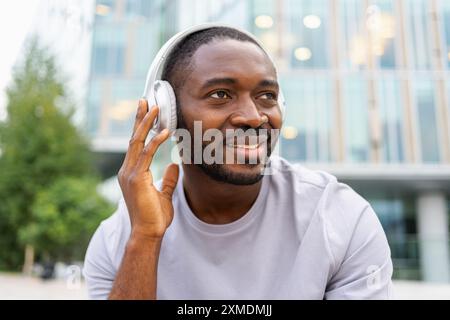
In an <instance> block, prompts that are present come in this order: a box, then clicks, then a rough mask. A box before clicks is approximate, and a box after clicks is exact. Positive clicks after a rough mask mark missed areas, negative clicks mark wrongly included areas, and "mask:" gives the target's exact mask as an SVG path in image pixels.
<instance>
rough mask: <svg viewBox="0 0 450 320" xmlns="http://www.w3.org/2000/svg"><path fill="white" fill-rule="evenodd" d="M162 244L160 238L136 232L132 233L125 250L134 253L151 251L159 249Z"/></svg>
mask: <svg viewBox="0 0 450 320" xmlns="http://www.w3.org/2000/svg"><path fill="white" fill-rule="evenodd" d="M161 242H162V236H152V235H148V234H143V233H140V232H138V231H134V230H133V231H132V232H131V235H130V238H129V240H128V242H127V250H131V251H133V252H136V251H142V250H144V251H148V250H150V251H153V250H154V249H159V248H160V246H161Z"/></svg>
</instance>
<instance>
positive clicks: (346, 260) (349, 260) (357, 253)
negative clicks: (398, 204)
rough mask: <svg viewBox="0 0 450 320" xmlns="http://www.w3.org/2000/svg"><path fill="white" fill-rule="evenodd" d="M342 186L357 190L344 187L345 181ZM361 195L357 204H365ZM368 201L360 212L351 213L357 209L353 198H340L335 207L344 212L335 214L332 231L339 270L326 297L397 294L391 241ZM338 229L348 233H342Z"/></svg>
mask: <svg viewBox="0 0 450 320" xmlns="http://www.w3.org/2000/svg"><path fill="white" fill-rule="evenodd" d="M338 189H341V191H338V193H341V194H342V193H344V194H349V193H350V192H352V193H353V192H354V191H353V190H351V189H350V188H348V187H346V188H344V191H342V189H343V188H342V185H341V187H338ZM350 190H351V191H350ZM354 194H355V195H356V193H354ZM357 197H358V198H359V195H358V196H357ZM355 198H356V197H355ZM361 199H362V198H359V199H357V200H356V201H355V202H353V204H355V203H358V205H356V208H361V206H360V205H359V204H360V203H361ZM339 202H340V203H339ZM365 203H366V205H364V207H363V209H361V210H360V212H359V214H353V213H351V211H353V212H354V211H355V207H354V206H352V201H346V202H345V204H344V203H343V202H342V201H339V200H338V203H335V205H336V207H337V209H336V208H335V209H336V210H337V211H340V212H339V214H335V219H336V220H334V221H332V222H331V223H333V226H329V231H330V239H331V242H334V243H332V245H331V247H333V246H334V247H335V249H336V250H335V262H336V270H335V273H334V275H333V276H332V278H331V279H330V281H329V282H328V286H327V290H326V293H325V299H330V300H331V299H364V300H365V299H392V298H393V292H392V280H391V278H392V270H393V267H392V260H391V252H390V249H389V245H388V242H387V239H386V235H385V233H384V230H383V228H382V226H381V223H380V221H379V220H378V217H377V215H376V214H375V212H374V211H373V209H372V207H371V206H370V205H369V204H368V203H367V202H365ZM356 210H358V209H356ZM335 213H336V212H335ZM340 215H341V216H340ZM344 215H346V216H347V217H349V216H350V217H352V218H346V217H344ZM337 220H340V221H339V222H338V221H337ZM333 227H334V228H333ZM338 233H340V234H341V235H342V234H346V236H343V237H340V236H339V235H338Z"/></svg>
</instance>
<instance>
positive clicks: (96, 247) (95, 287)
mask: <svg viewBox="0 0 450 320" xmlns="http://www.w3.org/2000/svg"><path fill="white" fill-rule="evenodd" d="M104 229H105V227H104V224H103V223H102V224H101V225H100V226H99V227H98V229H97V231H96V232H95V233H94V235H93V237H92V239H91V242H90V243H89V247H88V249H87V252H86V256H85V261H84V268H83V275H84V278H85V281H86V285H87V290H88V297H89V299H96V300H101V299H104V300H105V299H107V298H108V296H109V293H110V291H111V289H112V285H113V282H114V277H115V272H114V267H113V264H112V262H111V259H110V257H109V256H108V253H107V248H106V245H105V235H104V232H105V230H104Z"/></svg>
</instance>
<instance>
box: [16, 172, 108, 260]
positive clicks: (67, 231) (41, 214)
mask: <svg viewBox="0 0 450 320" xmlns="http://www.w3.org/2000/svg"><path fill="white" fill-rule="evenodd" d="M96 185H97V181H96V180H94V179H91V178H73V177H64V178H61V179H59V180H57V181H56V182H55V183H54V184H53V185H51V186H50V187H49V188H47V189H44V190H42V191H39V192H38V193H37V195H36V199H35V201H34V203H33V205H32V207H31V213H32V217H31V221H32V222H31V223H29V224H28V225H26V226H25V227H23V228H21V229H20V232H19V234H20V239H21V241H22V243H32V244H33V245H34V247H35V249H36V251H37V252H40V253H45V255H50V256H51V257H52V258H53V259H60V260H63V261H70V260H71V259H82V258H83V256H84V253H85V250H86V248H87V245H88V243H89V239H90V238H91V236H92V235H93V233H94V231H95V229H96V228H97V227H98V222H99V221H101V220H103V219H105V218H106V217H108V216H109V215H110V214H111V212H112V210H113V208H112V207H111V205H110V204H109V203H108V202H106V200H105V199H103V198H102V197H101V196H99V195H98V193H97V191H96Z"/></svg>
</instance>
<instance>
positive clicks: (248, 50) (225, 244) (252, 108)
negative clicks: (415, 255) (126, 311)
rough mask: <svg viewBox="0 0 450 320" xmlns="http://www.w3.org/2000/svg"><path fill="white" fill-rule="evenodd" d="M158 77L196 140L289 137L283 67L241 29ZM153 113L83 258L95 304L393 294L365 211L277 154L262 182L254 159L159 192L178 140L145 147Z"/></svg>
mask: <svg viewBox="0 0 450 320" xmlns="http://www.w3.org/2000/svg"><path fill="white" fill-rule="evenodd" d="M162 79H164V80H167V81H169V82H170V84H171V85H172V87H173V88H174V90H175V95H176V101H177V108H178V109H177V112H178V123H179V128H184V129H187V130H188V132H189V133H191V134H192V135H193V134H194V131H195V130H194V121H200V123H201V124H202V130H203V132H204V131H205V130H208V129H218V130H219V131H220V132H223V133H225V131H226V130H228V129H233V130H238V129H241V130H242V131H244V132H245V131H248V130H250V129H254V130H260V129H266V131H267V132H270V130H271V129H275V130H276V129H280V128H281V125H282V114H281V110H280V106H279V105H278V100H277V97H278V95H279V90H280V88H279V86H278V82H277V74H276V70H275V67H274V65H273V64H272V62H271V60H270V59H269V57H268V56H267V54H266V53H265V52H264V50H263V49H262V48H261V47H260V46H259V45H258V44H257V43H256V42H255V41H254V40H252V38H251V37H249V36H247V35H245V34H244V33H242V32H240V31H238V30H235V29H233V28H227V27H214V28H209V29H207V30H202V31H199V32H196V33H193V34H191V35H189V36H188V37H186V38H185V39H184V40H183V41H182V42H181V43H180V44H179V45H178V46H177V48H176V50H173V53H172V54H171V55H170V56H169V57H168V61H167V63H166V64H165V66H164V70H163V76H162ZM149 107H150V108H149ZM157 114H158V107H157V106H148V105H147V102H146V101H145V100H141V101H140V103H139V107H138V111H137V116H136V123H135V126H134V129H133V136H132V139H131V140H130V145H129V149H128V151H127V154H126V157H125V160H124V163H123V165H122V168H121V169H120V172H119V182H120V186H121V189H122V193H123V198H124V200H123V201H120V203H119V208H118V209H117V211H116V212H115V213H114V214H113V215H112V216H111V217H110V218H109V219H107V220H105V221H104V222H103V223H102V224H101V225H100V227H99V228H98V230H97V232H96V233H95V235H94V236H93V238H92V240H91V243H90V245H89V248H88V251H87V254H86V261H85V269H84V275H85V277H86V280H87V284H88V289H89V294H90V297H92V298H99V299H106V298H110V299H156V298H158V299H369V298H374V299H385V298H390V297H391V275H392V262H391V259H390V251H389V247H388V244H387V241H386V237H385V234H384V232H383V229H382V227H381V225H380V223H379V221H378V219H377V217H376V215H375V213H374V212H373V210H372V208H371V206H370V205H369V203H368V202H367V201H365V200H364V199H363V198H361V197H360V196H359V195H358V194H356V193H355V192H354V191H353V190H352V189H351V188H349V187H348V186H346V185H344V184H341V183H339V182H338V181H337V180H336V179H335V178H334V177H333V176H331V175H329V174H327V173H324V172H318V171H317V172H316V171H310V170H308V169H306V168H303V167H301V166H294V165H291V164H289V163H288V162H287V161H285V160H284V159H281V158H278V157H271V158H270V162H269V163H270V164H271V169H272V172H271V174H269V175H263V174H262V172H264V167H265V166H266V164H265V162H264V161H261V159H262V158H261V157H257V158H258V159H259V160H258V161H257V162H256V163H253V164H250V163H249V161H247V162H246V163H244V164H242V163H223V164H217V163H213V164H207V163H205V162H202V163H193V164H187V163H183V164H182V165H181V166H178V165H175V164H171V165H169V166H168V167H167V169H166V171H165V173H164V177H163V179H162V181H161V182H160V183H157V184H156V185H154V184H153V179H152V174H151V172H150V170H149V169H148V168H149V165H150V164H151V161H152V158H153V156H154V154H155V152H156V150H157V149H158V147H159V145H160V144H161V143H163V142H164V141H165V140H166V139H167V138H168V137H169V132H168V131H167V130H164V131H162V132H161V133H159V134H158V135H156V136H155V137H154V138H153V139H152V140H151V141H150V142H149V143H148V144H147V145H145V141H146V137H147V135H148V133H149V130H150V129H151V127H152V124H153V121H154V120H155V118H156V115H157ZM298 120H299V121H302V119H298ZM267 135H268V136H267ZM267 135H266V139H268V140H269V141H270V140H271V139H272V140H275V139H276V137H275V136H271V135H270V133H268V134H267ZM233 141H234V140H232V141H231V143H230V141H229V140H226V144H225V146H223V149H224V151H228V152H229V151H230V150H231V151H232V152H233V153H234V155H241V156H243V157H244V158H245V159H247V160H249V158H251V157H252V156H255V154H256V155H257V156H260V155H261V154H262V153H267V154H270V153H271V151H272V148H271V145H272V144H269V145H268V146H263V145H262V144H261V145H259V144H258V145H255V146H253V145H250V144H249V143H248V142H247V143H244V144H242V143H241V144H238V143H235V142H233ZM272 142H273V141H272ZM207 145H208V143H207V142H203V144H202V147H203V149H205V148H206V147H207ZM255 150H256V151H255Z"/></svg>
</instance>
